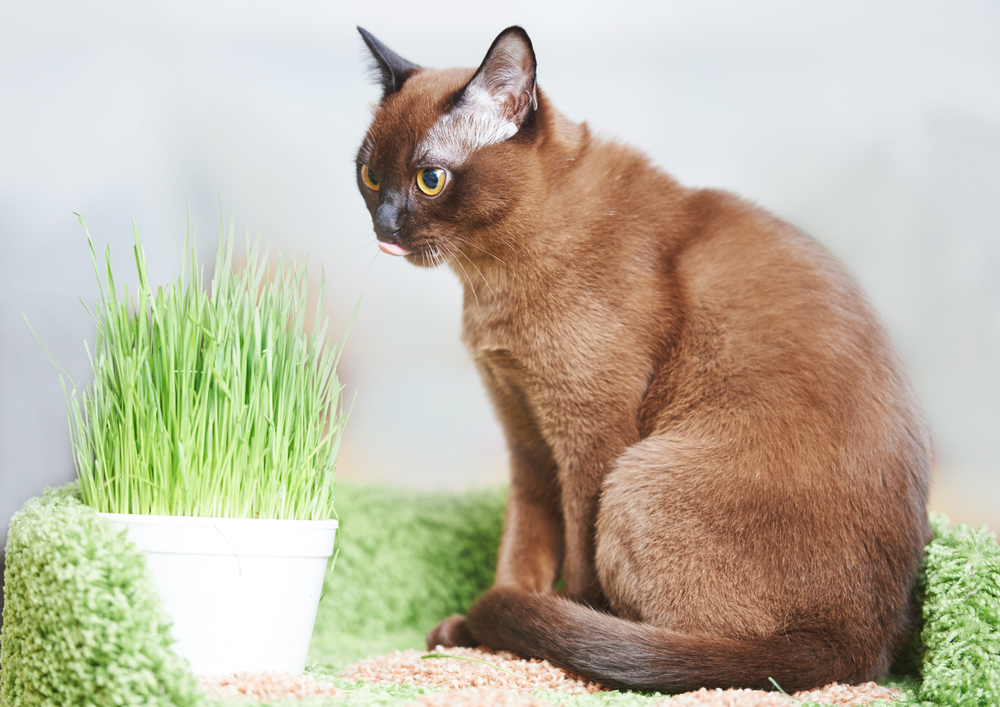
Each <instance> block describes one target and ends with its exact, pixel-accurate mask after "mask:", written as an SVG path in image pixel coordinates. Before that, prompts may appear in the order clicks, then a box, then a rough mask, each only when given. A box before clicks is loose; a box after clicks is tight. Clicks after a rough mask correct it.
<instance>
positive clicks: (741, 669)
mask: <svg viewBox="0 0 1000 707" xmlns="http://www.w3.org/2000/svg"><path fill="white" fill-rule="evenodd" d="M467 621H468V626H469V628H470V629H471V631H472V635H473V636H474V637H475V639H476V640H477V641H479V642H480V643H483V644H485V645H487V646H490V647H491V648H495V649H502V650H509V651H512V652H514V653H517V654H518V655H521V656H524V657H530V658H544V659H545V660H548V661H549V662H550V663H552V664H553V665H556V666H558V667H560V668H563V669H565V670H568V671H570V672H573V673H577V674H578V675H581V676H583V677H586V678H588V679H590V680H594V681H596V682H599V683H601V684H602V685H604V686H605V687H608V688H617V689H631V690H642V691H650V692H651V691H657V692H684V691H687V690H691V689H697V688H700V687H707V688H715V687H721V688H729V687H744V688H757V689H765V690H771V689H774V688H775V687H776V685H777V686H780V687H781V688H782V689H783V690H786V691H788V692H792V691H795V690H802V689H810V688H815V687H819V686H822V685H826V684H828V683H830V682H833V681H839V682H860V681H862V680H867V679H871V677H870V676H869V675H867V674H858V673H859V672H860V673H867V672H868V671H866V670H865V669H864V667H863V666H862V665H858V664H856V663H855V661H854V660H849V659H845V655H844V653H842V652H840V651H837V650H836V649H835V648H834V646H832V645H831V644H830V643H829V642H828V641H827V640H824V639H823V638H822V637H819V636H816V635H814V634H810V633H808V632H789V633H781V634H779V635H775V636H770V637H765V638H759V639H751V640H737V639H732V638H725V637H721V636H705V635H689V634H683V633H679V632H677V631H672V630H669V629H663V628H657V627H655V626H650V625H648V624H641V623H636V622H633V621H627V620H624V619H620V618H617V617H615V616H611V615H609V614H605V613H603V612H600V611H597V610H596V609H592V608H590V607H588V606H585V605H582V604H578V603H576V602H573V601H570V600H568V599H565V598H563V597H561V596H559V595H557V594H552V593H527V592H520V591H513V590H505V589H493V590H490V591H489V592H487V593H486V594H485V595H484V596H483V597H482V598H481V599H480V600H479V601H478V602H477V603H476V604H475V606H473V607H472V610H471V611H470V612H469V615H468V619H467ZM855 657H857V656H855ZM861 662H865V661H861Z"/></svg>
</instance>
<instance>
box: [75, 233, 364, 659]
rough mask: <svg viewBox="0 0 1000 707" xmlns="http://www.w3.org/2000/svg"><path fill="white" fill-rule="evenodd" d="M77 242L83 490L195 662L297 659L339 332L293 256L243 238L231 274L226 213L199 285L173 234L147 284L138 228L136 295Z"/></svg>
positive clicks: (325, 516)
mask: <svg viewBox="0 0 1000 707" xmlns="http://www.w3.org/2000/svg"><path fill="white" fill-rule="evenodd" d="M81 224H82V225H83V226H84V229H86V225H85V224H83V221H82V219H81ZM189 234H190V228H189ZM87 240H88V243H89V244H90V252H91V258H92V260H93V263H94V269H95V272H96V274H97V279H98V283H99V285H100V290H101V301H100V302H99V303H98V304H97V305H96V306H95V309H94V312H93V314H92V316H93V318H94V321H95V323H96V324H97V336H96V345H95V349H94V351H93V352H90V351H89V349H88V356H90V361H91V365H92V368H93V374H94V379H93V382H92V383H91V385H90V386H89V387H88V388H86V389H83V390H81V389H79V388H78V387H76V386H75V385H74V386H73V389H72V390H71V391H70V392H69V394H68V396H67V402H68V405H69V410H70V413H69V416H70V429H71V438H72V445H73V450H74V455H75V462H76V467H77V471H78V475H79V479H80V491H81V495H82V500H83V502H84V503H85V504H86V505H88V506H91V507H92V508H94V509H96V510H97V511H98V512H99V513H100V515H101V517H102V518H104V519H105V520H106V521H107V522H109V523H111V524H112V525H113V526H114V527H116V528H119V529H121V530H122V531H127V533H128V537H129V539H130V540H132V541H133V542H134V543H136V545H138V546H139V547H140V548H141V549H144V550H146V552H147V558H148V563H149V566H150V569H151V570H152V572H153V575H154V577H155V579H156V581H157V584H158V586H159V589H160V593H161V596H162V597H163V599H164V604H165V608H166V610H167V612H168V614H169V615H170V616H171V618H172V619H173V622H174V623H173V629H172V631H173V635H174V638H175V639H176V641H177V642H176V644H175V646H174V649H175V651H176V652H177V653H178V654H180V655H181V656H183V657H185V658H187V659H188V661H189V662H190V664H191V667H192V670H193V671H194V672H195V673H196V674H205V675H212V674H222V673H228V672H233V671H239V670H282V671H289V672H302V670H303V669H304V667H305V659H306V653H307V651H308V648H309V639H310V636H311V634H312V628H313V623H314V622H315V618H316V611H317V606H318V603H319V598H320V593H321V590H322V587H323V583H324V578H325V576H326V572H327V567H328V561H329V560H331V556H332V554H333V548H334V539H335V533H336V528H337V521H336V520H335V512H334V507H333V501H334V471H335V464H336V456H337V450H338V447H339V445H340V439H341V433H342V431H343V427H344V422H345V420H346V414H345V411H344V409H343V397H342V393H343V387H342V386H341V385H340V383H339V380H338V378H337V373H336V369H337V363H338V361H339V358H340V353H341V351H342V349H343V341H342V342H341V343H340V346H337V345H336V344H331V343H329V342H328V341H327V340H326V337H325V334H326V322H325V321H323V322H321V321H320V311H321V309H322V308H321V307H320V306H317V308H316V316H315V320H314V322H313V327H312V330H311V333H307V331H306V326H305V323H306V322H305V319H306V309H307V288H308V282H307V272H306V268H305V265H302V266H298V267H296V265H295V264H294V263H291V264H289V263H288V262H286V260H285V258H284V256H283V255H281V257H279V259H278V262H277V266H276V267H275V268H273V269H272V268H270V267H269V264H268V255H267V253H266V252H263V253H262V252H261V251H260V249H259V239H258V241H257V242H255V243H253V244H251V243H250V240H249V237H248V238H247V257H246V264H245V266H244V267H243V268H240V269H238V270H236V271H234V268H233V241H234V233H233V230H232V227H230V231H229V233H228V235H227V234H226V231H225V228H224V227H223V228H222V230H221V233H220V238H219V248H218V253H217V256H216V262H215V270H214V275H213V277H212V280H211V284H210V286H209V288H208V289H207V290H206V289H203V287H202V285H201V283H202V272H201V269H200V268H199V265H198V263H197V258H196V255H195V249H194V247H193V245H192V246H191V247H190V248H189V246H188V239H187V238H186V239H185V247H184V256H183V257H182V264H181V272H182V275H181V276H178V277H177V278H176V279H175V280H174V281H172V282H171V283H169V284H168V285H167V286H165V287H159V288H157V289H156V291H155V292H154V291H153V289H152V287H151V286H150V283H149V280H148V277H147V271H146V260H145V255H144V252H143V248H142V246H141V244H140V242H139V237H138V233H137V232H136V234H135V263H136V268H137V273H138V282H139V284H138V288H137V289H136V291H135V292H134V294H130V292H129V290H128V287H127V286H126V287H124V288H123V289H122V290H121V293H120V294H119V291H118V290H117V289H116V286H115V281H114V277H113V275H112V271H111V257H110V249H109V250H108V251H107V253H106V255H105V273H106V274H105V277H104V279H103V281H102V278H101V268H100V266H99V263H98V258H97V254H96V252H95V251H94V246H93V243H92V241H91V240H90V234H89V231H88V232H87ZM185 275H186V277H185ZM319 301H320V303H322V301H323V288H322V287H321V288H320V299H319ZM331 566H332V561H331Z"/></svg>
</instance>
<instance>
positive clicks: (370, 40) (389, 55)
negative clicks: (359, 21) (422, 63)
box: [358, 27, 420, 100]
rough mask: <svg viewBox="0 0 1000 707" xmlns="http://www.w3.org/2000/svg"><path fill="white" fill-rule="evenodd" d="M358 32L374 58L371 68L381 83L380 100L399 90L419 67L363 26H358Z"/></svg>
mask: <svg viewBox="0 0 1000 707" xmlns="http://www.w3.org/2000/svg"><path fill="white" fill-rule="evenodd" d="M358 32H360V33H361V38H362V39H363V40H365V44H366V45H367V46H368V51H370V52H371V53H372V59H374V60H375V64H374V66H373V67H372V68H373V69H374V73H376V74H377V75H378V78H379V83H381V84H382V100H385V99H386V98H387V97H388V96H390V95H392V94H393V93H396V92H397V91H399V89H401V88H402V87H403V84H404V83H405V82H406V79H408V78H410V76H411V75H412V74H413V72H414V71H416V70H417V69H419V68H420V67H419V66H417V65H416V64H414V63H413V62H410V61H407V60H406V59H404V58H403V57H401V56H400V55H399V54H397V53H396V52H394V51H392V50H391V49H389V47H387V46H385V45H384V44H382V42H380V41H378V40H377V39H375V37H374V36H372V33H371V32H369V31H368V30H366V29H364V28H363V27H358Z"/></svg>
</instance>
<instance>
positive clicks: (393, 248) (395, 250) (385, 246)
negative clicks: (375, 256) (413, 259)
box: [378, 241, 410, 255]
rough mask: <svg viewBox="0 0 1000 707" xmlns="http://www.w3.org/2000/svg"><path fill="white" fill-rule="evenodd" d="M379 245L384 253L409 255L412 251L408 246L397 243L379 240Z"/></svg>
mask: <svg viewBox="0 0 1000 707" xmlns="http://www.w3.org/2000/svg"><path fill="white" fill-rule="evenodd" d="M378 247H379V248H381V249H382V252H383V253H388V254H389V255H409V254H410V251H408V250H407V249H406V248H404V247H403V246H401V245H397V244H396V243H383V242H382V241H379V242H378Z"/></svg>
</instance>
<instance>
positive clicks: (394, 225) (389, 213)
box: [375, 198, 406, 243]
mask: <svg viewBox="0 0 1000 707" xmlns="http://www.w3.org/2000/svg"><path fill="white" fill-rule="evenodd" d="M405 218H406V215H405V213H404V212H403V208H402V205H401V204H400V203H399V202H398V200H396V199H389V198H387V199H386V200H385V201H383V202H382V203H381V204H379V205H378V211H376V212H375V235H376V236H378V239H379V240H380V241H386V242H388V243H395V242H396V232H397V231H399V229H400V228H401V227H402V226H403V221H404V220H405Z"/></svg>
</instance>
